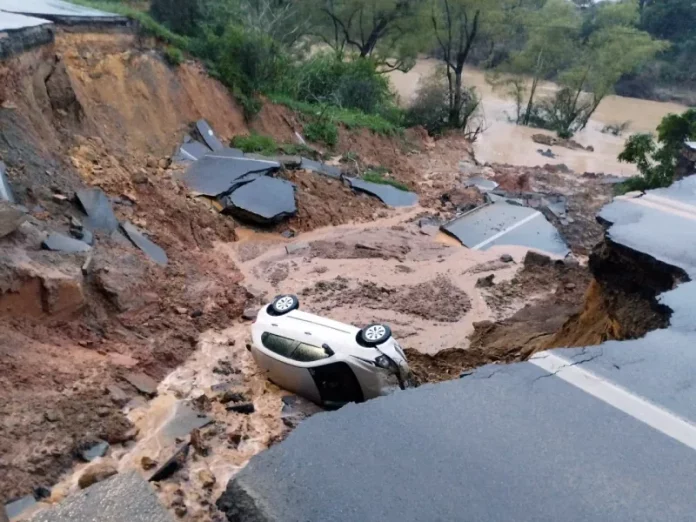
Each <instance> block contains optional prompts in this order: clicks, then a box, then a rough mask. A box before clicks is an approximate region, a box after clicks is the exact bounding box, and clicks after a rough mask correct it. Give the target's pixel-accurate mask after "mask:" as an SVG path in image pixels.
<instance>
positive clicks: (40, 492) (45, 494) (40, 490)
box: [34, 486, 51, 500]
mask: <svg viewBox="0 0 696 522" xmlns="http://www.w3.org/2000/svg"><path fill="white" fill-rule="evenodd" d="M50 496H51V488H47V487H46V486H36V487H35V488H34V498H35V499H36V500H43V499H45V498H50Z"/></svg>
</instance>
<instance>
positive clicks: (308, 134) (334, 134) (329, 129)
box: [304, 117, 338, 148]
mask: <svg viewBox="0 0 696 522" xmlns="http://www.w3.org/2000/svg"><path fill="white" fill-rule="evenodd" d="M304 135H305V138H307V139H308V140H309V141H313V142H315V143H323V144H325V145H326V146H327V147H332V148H333V147H335V146H336V144H337V143H338V127H337V126H336V124H335V123H334V122H332V121H330V120H329V119H327V118H325V117H320V118H318V119H316V120H315V121H313V122H310V123H308V124H307V125H305V126H304Z"/></svg>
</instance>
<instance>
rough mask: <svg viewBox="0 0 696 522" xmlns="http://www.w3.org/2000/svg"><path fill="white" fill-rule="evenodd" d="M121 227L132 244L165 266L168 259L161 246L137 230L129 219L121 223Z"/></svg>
mask: <svg viewBox="0 0 696 522" xmlns="http://www.w3.org/2000/svg"><path fill="white" fill-rule="evenodd" d="M121 228H122V229H123V231H124V232H125V233H126V235H127V236H128V238H129V239H130V240H131V241H132V242H133V244H134V245H135V246H136V247H138V248H139V249H140V250H142V251H143V252H144V253H145V254H146V255H147V256H148V257H149V258H150V259H152V260H153V261H154V262H155V263H157V264H158V265H161V266H167V263H168V262H169V260H168V259H167V254H166V252H165V251H164V250H162V248H161V247H159V246H158V245H156V244H155V243H153V242H152V241H150V240H149V239H148V238H147V237H146V236H145V234H144V233H143V232H142V231H140V230H138V228H137V227H136V226H135V225H133V224H132V223H131V222H130V221H126V222H125V223H122V224H121Z"/></svg>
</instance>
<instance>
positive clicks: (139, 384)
mask: <svg viewBox="0 0 696 522" xmlns="http://www.w3.org/2000/svg"><path fill="white" fill-rule="evenodd" d="M123 378H124V379H125V380H126V381H127V382H128V383H130V384H131V385H133V387H134V388H135V389H136V390H138V391H139V392H140V393H142V394H143V395H148V396H150V397H154V396H155V395H157V382H155V380H154V379H153V378H152V377H150V376H148V375H145V374H144V373H132V372H131V373H126V374H125V375H124V376H123Z"/></svg>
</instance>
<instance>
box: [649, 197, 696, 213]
mask: <svg viewBox="0 0 696 522" xmlns="http://www.w3.org/2000/svg"><path fill="white" fill-rule="evenodd" d="M641 199H645V200H648V201H653V202H655V203H657V204H659V205H660V206H663V207H669V208H674V209H677V210H682V211H684V212H688V213H690V214H696V206H694V205H691V204H689V203H684V202H683V201H677V200H676V199H670V198H666V197H664V196H656V195H655V194H645V196H643V197H642V198H641Z"/></svg>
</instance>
